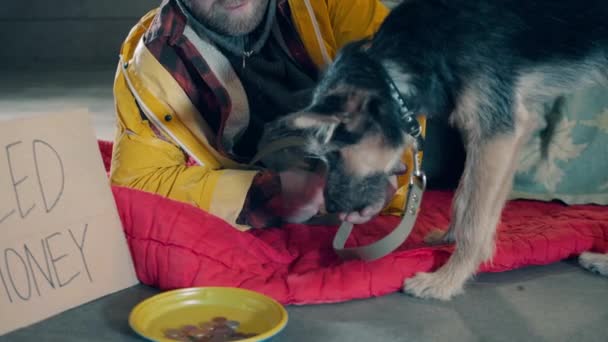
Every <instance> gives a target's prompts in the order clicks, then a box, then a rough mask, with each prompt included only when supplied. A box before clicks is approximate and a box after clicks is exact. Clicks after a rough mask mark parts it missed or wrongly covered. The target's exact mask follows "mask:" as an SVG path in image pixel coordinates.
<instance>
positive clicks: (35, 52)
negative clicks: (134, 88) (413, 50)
mask: <svg viewBox="0 0 608 342" xmlns="http://www.w3.org/2000/svg"><path fill="white" fill-rule="evenodd" d="M160 1H161V0H3V1H2V5H1V6H0V70H2V69H4V70H14V69H16V68H27V69H32V68H42V69H49V68H60V69H65V68H67V69H79V68H91V67H93V68H95V67H102V68H107V67H113V66H114V65H115V63H116V61H117V55H118V50H119V48H120V44H121V42H122V40H123V38H124V37H125V35H126V34H127V33H128V32H129V30H130V29H131V27H132V26H133V25H134V24H135V23H136V22H137V20H138V19H139V18H140V17H141V16H142V15H144V14H145V13H146V12H148V11H149V10H150V9H152V8H154V7H157V6H158V4H159V3H160ZM314 1H319V0H314ZM342 1H350V0H342ZM384 1H385V2H386V3H387V4H388V5H389V6H392V5H394V3H396V2H398V1H399V0H384Z"/></svg>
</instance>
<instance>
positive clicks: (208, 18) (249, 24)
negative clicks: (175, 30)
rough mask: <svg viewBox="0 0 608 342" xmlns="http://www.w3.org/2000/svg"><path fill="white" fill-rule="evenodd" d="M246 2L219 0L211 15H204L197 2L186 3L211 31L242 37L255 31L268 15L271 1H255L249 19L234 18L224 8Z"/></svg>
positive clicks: (210, 12) (240, 0) (214, 5)
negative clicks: (189, 4) (267, 11)
mask: <svg viewBox="0 0 608 342" xmlns="http://www.w3.org/2000/svg"><path fill="white" fill-rule="evenodd" d="M243 1H246V0H219V1H217V2H216V3H214V4H213V6H212V7H211V10H210V11H209V13H202V11H200V10H198V9H197V6H196V4H192V3H193V2H196V0H189V1H187V2H186V3H191V4H192V5H194V6H190V8H191V11H192V12H193V13H194V15H196V17H197V18H198V19H199V20H200V21H201V22H202V23H203V24H204V25H205V26H207V27H208V28H209V29H211V30H214V31H215V32H218V33H221V34H225V35H230V36H242V35H246V34H248V33H251V32H252V31H253V30H255V29H256V28H257V27H258V26H259V25H260V23H261V22H262V20H263V19H264V15H265V14H266V9H267V7H268V1H269V0H253V1H252V4H251V5H252V6H253V14H251V15H250V16H249V17H242V16H234V15H231V13H230V12H229V11H227V10H226V9H225V8H224V6H226V5H228V6H230V5H238V4H240V3H242V2H243Z"/></svg>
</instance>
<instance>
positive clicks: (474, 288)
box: [0, 69, 608, 342]
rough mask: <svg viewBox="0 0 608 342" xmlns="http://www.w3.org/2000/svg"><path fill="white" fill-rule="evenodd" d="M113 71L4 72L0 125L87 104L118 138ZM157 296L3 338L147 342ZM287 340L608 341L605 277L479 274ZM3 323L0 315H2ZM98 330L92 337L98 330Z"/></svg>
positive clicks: (338, 310)
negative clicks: (142, 328) (143, 328)
mask: <svg viewBox="0 0 608 342" xmlns="http://www.w3.org/2000/svg"><path fill="white" fill-rule="evenodd" d="M113 76H114V71H113V70H112V69H105V70H104V69H102V70H96V71H77V70H72V71H55V72H44V73H25V74H24V73H17V72H14V73H4V72H3V73H2V76H1V78H0V120H2V119H8V118H13V117H19V116H24V115H31V114H32V113H49V112H57V111H61V110H65V109H73V108H87V109H88V110H89V111H90V112H91V113H93V120H94V124H95V129H96V132H97V134H98V137H99V138H102V139H111V137H112V135H113V123H114V114H113V101H112V90H111V86H112V79H113ZM157 292H158V291H157V290H155V289H151V288H149V287H146V286H135V287H133V288H130V289H127V290H124V291H121V292H119V293H116V294H113V295H110V296H107V297H104V298H101V299H99V300H96V301H94V302H92V303H89V304H86V305H83V306H80V307H78V308H75V309H72V310H69V311H67V312H65V313H63V314H60V315H58V316H55V317H52V318H50V319H48V320H46V321H43V322H40V323H38V324H35V325H33V326H30V327H28V328H25V329H21V330H18V331H15V332H13V333H11V334H8V335H5V336H2V337H0V341H15V342H21V341H33V340H42V341H65V342H70V341H140V339H139V338H137V336H135V335H134V334H133V333H132V332H131V330H130V328H129V327H128V324H127V317H128V315H129V311H130V310H131V309H132V308H133V306H134V305H135V304H137V303H138V302H139V301H141V300H143V299H145V298H147V297H149V296H151V295H154V294H156V293H157ZM288 312H289V315H290V320H289V324H288V325H287V327H286V329H285V330H284V332H283V333H282V334H281V336H280V338H279V340H280V341H289V342H298V341H372V340H373V339H375V340H377V341H404V342H406V341H450V342H451V341H454V342H457V341H467V342H468V341H535V342H536V341H539V342H541V341H547V342H553V341H556V342H557V341H564V342H565V341H576V342H591V341H593V342H595V341H597V342H606V341H608V279H606V278H602V277H600V276H596V275H594V274H591V273H589V272H586V271H584V270H582V269H581V268H580V267H579V266H578V265H577V264H576V261H575V260H568V261H564V262H560V263H555V264H552V265H548V266H542V267H528V268H524V269H519V270H515V271H511V272H504V273H496V274H482V275H480V276H478V277H477V278H476V279H475V280H474V281H472V282H471V283H470V284H469V285H468V286H467V290H466V293H465V294H464V295H461V296H459V297H456V298H455V299H453V300H452V301H450V302H437V301H425V300H419V299H415V298H411V297H408V296H405V295H403V294H400V293H395V294H392V295H388V296H384V297H380V298H371V299H367V300H357V301H352V302H347V303H342V304H331V305H310V306H290V307H288ZM0 319H1V318H0ZM93 331H94V333H93Z"/></svg>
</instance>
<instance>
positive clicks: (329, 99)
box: [292, 93, 377, 145]
mask: <svg viewBox="0 0 608 342" xmlns="http://www.w3.org/2000/svg"><path fill="white" fill-rule="evenodd" d="M376 107H377V103H376V101H373V100H371V97H370V96H368V94H362V93H349V94H331V95H327V96H324V97H322V98H320V99H318V101H317V102H316V103H315V104H314V105H312V106H311V107H309V108H308V109H307V110H306V111H304V112H300V113H297V114H296V115H295V116H294V117H293V120H292V126H293V127H294V128H296V129H299V130H312V132H313V135H314V136H315V137H316V138H317V139H318V142H319V143H321V144H328V143H329V142H330V141H332V140H333V141H334V142H335V143H336V144H340V145H341V144H349V143H352V142H353V140H356V137H357V136H360V135H361V134H362V132H363V131H364V130H365V122H367V120H368V119H369V118H370V117H371V116H373V115H374V114H373V113H372V111H375V110H377V108H376Z"/></svg>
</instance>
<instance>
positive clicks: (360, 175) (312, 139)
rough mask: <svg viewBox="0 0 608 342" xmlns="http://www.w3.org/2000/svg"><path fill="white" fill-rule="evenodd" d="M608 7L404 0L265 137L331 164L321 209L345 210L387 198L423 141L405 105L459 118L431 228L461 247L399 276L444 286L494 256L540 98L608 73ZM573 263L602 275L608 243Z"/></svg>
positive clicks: (445, 293)
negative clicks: (446, 196) (291, 142)
mask: <svg viewBox="0 0 608 342" xmlns="http://www.w3.org/2000/svg"><path fill="white" fill-rule="evenodd" d="M607 18H608V1H606V0H587V1H576V0H535V1H531V0H490V1H484V0H406V1H404V2H402V3H401V4H400V5H398V6H397V7H395V8H394V9H393V10H392V11H391V13H390V14H389V16H388V17H387V18H386V20H385V21H384V22H383V24H382V25H381V27H380V29H379V31H378V32H377V33H376V34H375V35H374V36H373V37H371V38H369V39H366V40H361V41H357V42H353V43H350V44H348V45H347V46H345V47H343V48H342V49H341V51H340V52H339V54H338V56H337V57H336V59H335V61H334V62H333V63H332V64H331V65H330V66H328V68H327V69H326V70H325V72H324V74H323V76H322V79H321V80H320V82H319V83H318V86H317V87H316V89H315V91H314V95H313V99H312V102H311V103H310V105H309V106H308V107H307V108H305V109H303V110H302V111H299V112H297V113H292V114H290V115H288V116H285V117H283V118H281V119H278V120H277V121H274V122H271V123H269V124H268V125H267V127H266V128H265V135H264V137H263V139H262V142H261V143H262V144H264V143H267V142H268V141H272V140H274V139H277V138H278V137H282V136H289V135H298V136H300V137H305V139H306V144H305V147H304V149H303V152H304V153H306V154H310V155H316V156H320V157H322V158H323V159H324V160H325V161H326V162H327V163H328V165H329V171H328V172H329V173H328V176H327V177H328V178H327V183H326V190H325V200H326V209H327V211H328V212H351V211H356V210H360V209H361V208H363V207H365V206H366V205H370V204H372V203H374V202H375V201H378V200H380V199H381V198H383V197H382V196H384V188H383V187H384V186H385V185H386V183H387V179H388V175H389V174H390V173H391V172H392V170H393V169H394V168H396V167H397V164H398V163H399V161H400V156H401V155H402V153H403V152H404V149H406V148H409V147H411V146H412V145H411V144H417V143H418V142H417V141H416V139H413V138H412V136H411V134H410V133H409V132H408V131H407V130H406V129H404V127H406V126H407V120H404V116H403V115H402V112H403V111H402V110H401V109H402V108H404V107H406V108H407V109H408V110H409V111H410V112H411V113H414V114H415V115H418V114H423V115H426V116H427V117H428V118H430V119H433V120H445V122H446V123H448V124H450V125H452V126H453V127H455V128H456V129H457V130H458V131H459V133H460V134H461V136H462V141H463V144H464V148H465V151H466V161H465V164H464V171H463V173H462V176H461V178H460V182H459V185H458V188H457V189H456V194H455V197H454V202H453V206H452V210H453V211H452V219H451V222H450V226H449V228H448V229H447V231H445V232H444V233H442V234H435V235H432V236H429V240H431V241H430V242H431V243H447V242H455V244H456V248H455V251H454V253H453V254H452V256H451V257H450V259H449V260H448V261H447V263H446V264H444V265H443V266H442V267H440V268H439V269H438V270H436V271H435V272H432V273H418V274H417V275H415V276H414V277H413V278H411V279H408V280H406V281H405V283H404V291H405V292H406V293H409V294H411V295H414V296H417V297H422V298H437V299H444V300H446V299H449V298H451V297H452V296H454V295H456V294H458V293H461V292H462V290H463V286H464V284H465V282H466V281H467V280H468V279H469V278H470V277H471V276H472V275H474V273H475V272H476V270H477V269H478V267H479V265H480V264H481V263H482V262H484V261H488V260H489V259H491V257H492V256H493V253H494V238H495V232H496V227H497V224H498V222H499V219H500V216H501V212H502V209H503V206H504V204H505V201H506V199H507V196H508V194H509V192H510V190H511V188H512V181H513V177H514V172H515V168H516V161H517V156H518V153H519V151H520V149H521V147H522V144H524V143H525V142H526V141H527V140H528V139H529V137H530V135H531V133H532V132H533V131H534V129H535V128H536V127H537V122H538V119H539V118H540V115H542V111H543V105H544V104H546V103H548V102H550V101H554V100H555V99H557V98H558V97H560V96H562V95H563V94H565V93H568V92H570V91H571V90H572V89H576V88H580V87H583V86H586V85H590V84H592V83H594V82H606V81H607V80H608V20H607ZM391 84H392V85H394V86H396V88H397V89H398V92H399V96H397V97H395V96H394V94H393V93H392V92H391ZM400 101H401V102H402V103H400ZM362 189H363V190H362ZM362 193H364V194H365V195H364V196H362ZM581 264H583V265H584V266H586V267H588V268H591V269H595V270H597V271H599V272H604V273H606V274H608V256H607V255H598V254H585V255H584V256H583V257H581Z"/></svg>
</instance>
